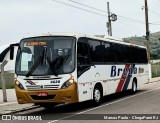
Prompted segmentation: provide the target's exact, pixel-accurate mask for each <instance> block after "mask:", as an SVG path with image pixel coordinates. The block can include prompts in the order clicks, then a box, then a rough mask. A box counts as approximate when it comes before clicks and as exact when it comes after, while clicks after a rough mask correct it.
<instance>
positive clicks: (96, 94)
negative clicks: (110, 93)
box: [93, 86, 102, 106]
mask: <svg viewBox="0 0 160 123" xmlns="http://www.w3.org/2000/svg"><path fill="white" fill-rule="evenodd" d="M101 100H102V90H101V89H100V87H98V86H96V87H95V88H94V90H93V104H94V106H97V105H99V104H100V102H101Z"/></svg>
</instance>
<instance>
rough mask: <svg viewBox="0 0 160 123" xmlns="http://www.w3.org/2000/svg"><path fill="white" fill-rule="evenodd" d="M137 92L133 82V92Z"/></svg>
mask: <svg viewBox="0 0 160 123" xmlns="http://www.w3.org/2000/svg"><path fill="white" fill-rule="evenodd" d="M136 90H137V88H136V83H135V82H134V83H133V91H134V92H135V91H136Z"/></svg>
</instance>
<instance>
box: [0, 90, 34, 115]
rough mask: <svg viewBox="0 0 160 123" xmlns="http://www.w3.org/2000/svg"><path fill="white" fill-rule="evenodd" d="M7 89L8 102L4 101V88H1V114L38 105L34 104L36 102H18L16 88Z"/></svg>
mask: <svg viewBox="0 0 160 123" xmlns="http://www.w3.org/2000/svg"><path fill="white" fill-rule="evenodd" d="M6 91H7V102H3V93H2V89H0V115H1V114H7V113H11V112H17V111H22V110H29V109H32V108H35V107H37V106H34V104H23V105H21V104H18V102H17V99H16V93H15V89H6Z"/></svg>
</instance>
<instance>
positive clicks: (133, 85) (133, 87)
mask: <svg viewBox="0 0 160 123" xmlns="http://www.w3.org/2000/svg"><path fill="white" fill-rule="evenodd" d="M131 91H132V93H136V92H137V83H136V81H133V82H132V89H131Z"/></svg>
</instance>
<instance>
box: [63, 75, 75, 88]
mask: <svg viewBox="0 0 160 123" xmlns="http://www.w3.org/2000/svg"><path fill="white" fill-rule="evenodd" d="M73 83H74V77H73V76H71V78H70V79H69V80H67V81H66V82H64V83H63V85H62V87H61V88H62V89H66V88H68V87H69V86H71V85H72V84H73Z"/></svg>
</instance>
